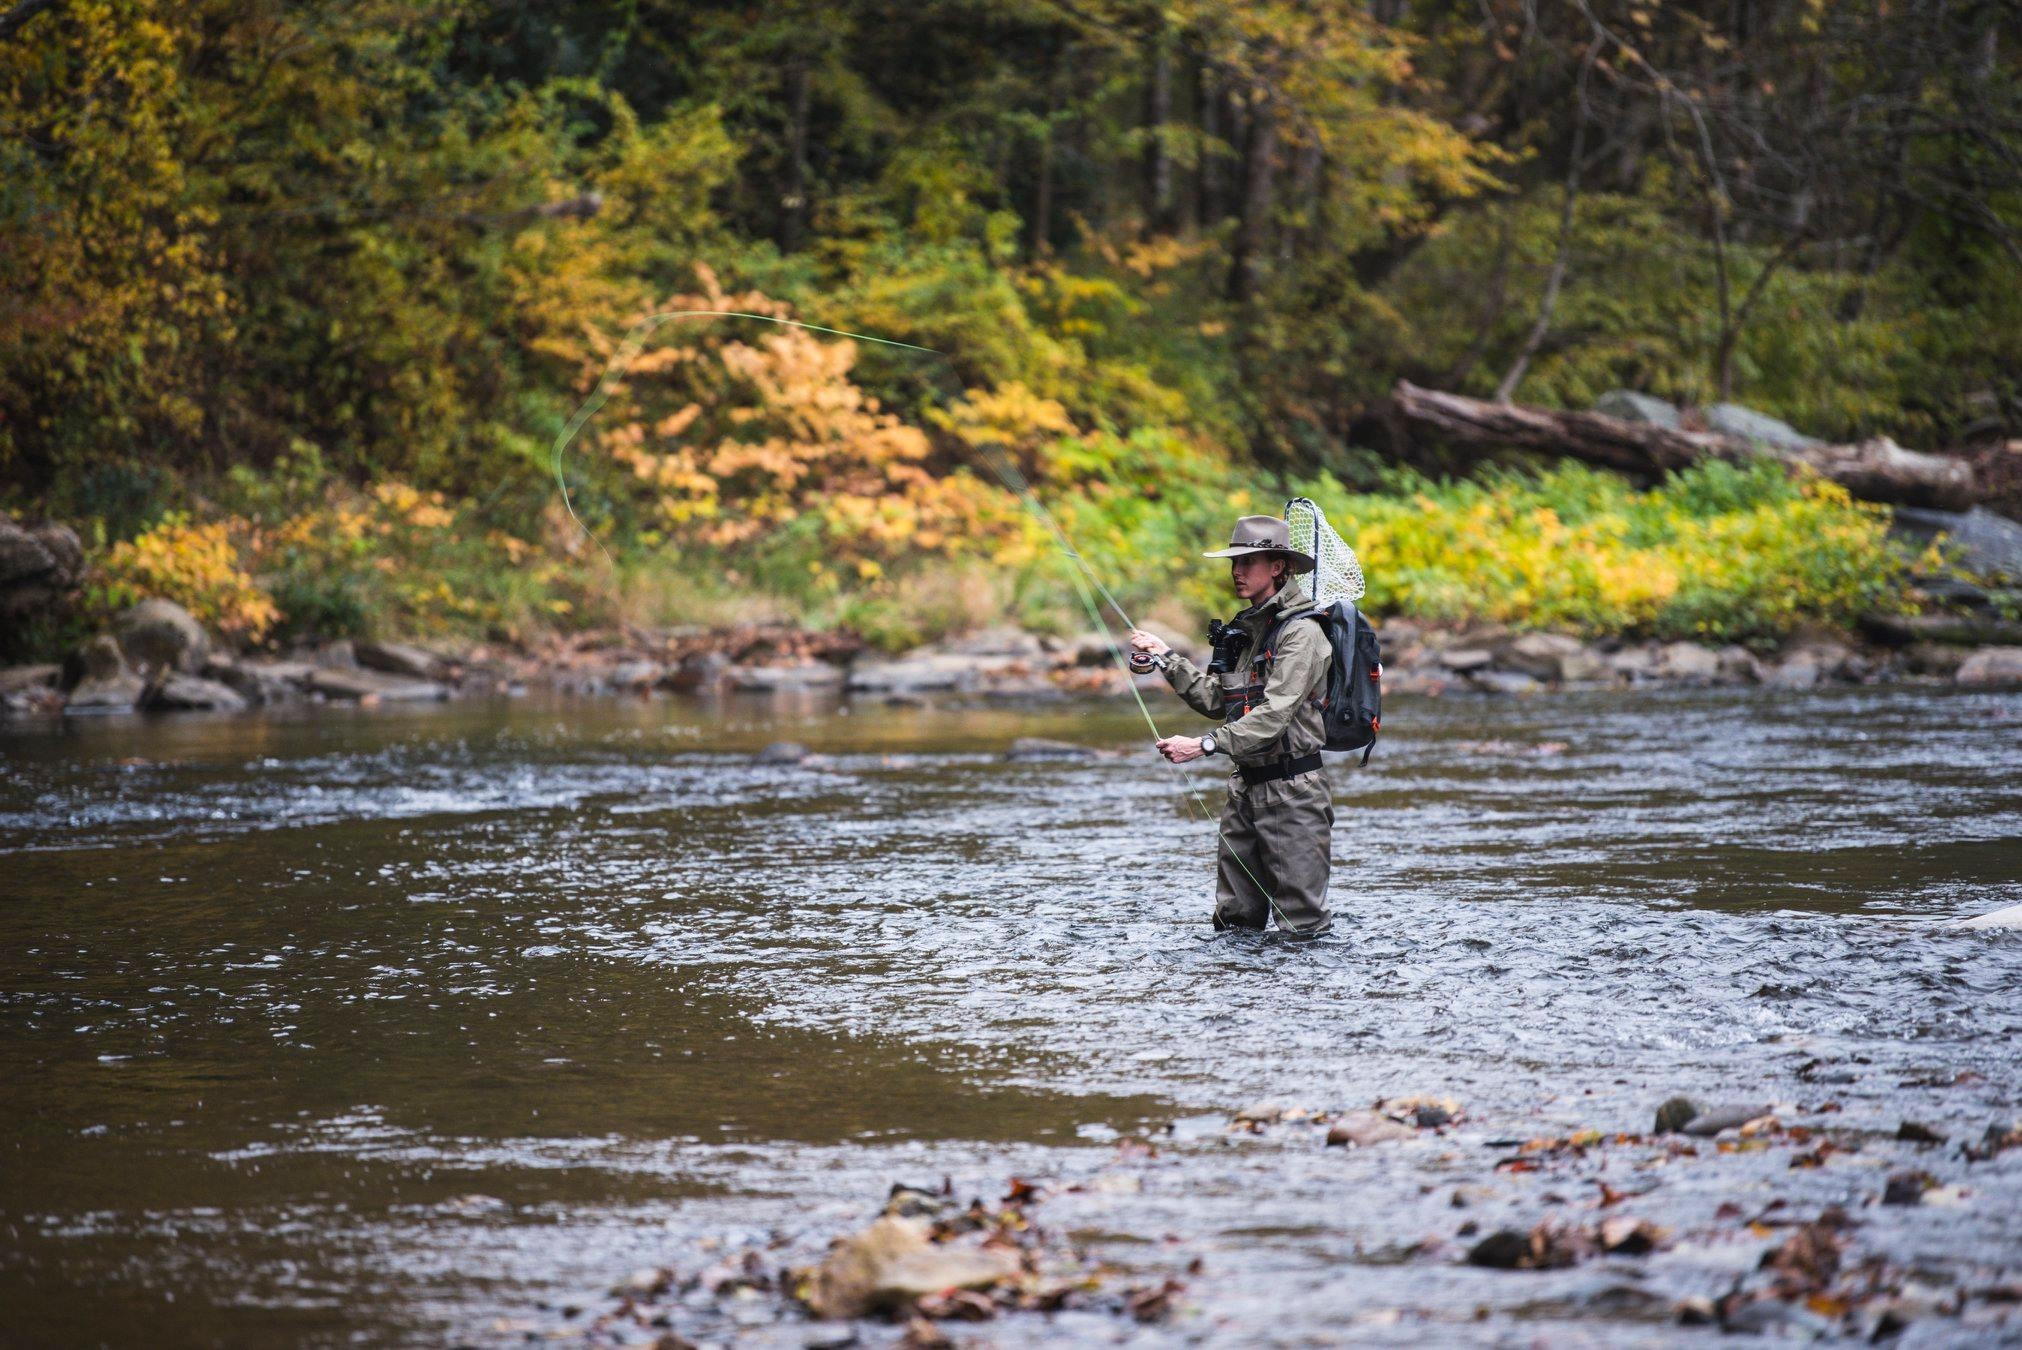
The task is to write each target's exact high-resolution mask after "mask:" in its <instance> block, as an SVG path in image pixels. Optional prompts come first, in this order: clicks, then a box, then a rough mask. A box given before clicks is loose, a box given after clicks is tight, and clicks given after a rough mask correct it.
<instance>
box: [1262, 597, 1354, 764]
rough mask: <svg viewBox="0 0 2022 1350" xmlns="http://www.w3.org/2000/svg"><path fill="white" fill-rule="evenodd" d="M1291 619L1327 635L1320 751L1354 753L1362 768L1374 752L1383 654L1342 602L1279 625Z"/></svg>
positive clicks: (1348, 602) (1344, 601)
mask: <svg viewBox="0 0 2022 1350" xmlns="http://www.w3.org/2000/svg"><path fill="white" fill-rule="evenodd" d="M1292 619H1311V620H1313V622H1315V623H1317V624H1319V625H1320V630H1321V631H1322V632H1324V633H1325V634H1326V635H1327V645H1328V646H1329V647H1331V648H1333V650H1334V660H1333V662H1332V663H1331V664H1330V665H1329V666H1328V667H1327V688H1326V691H1325V692H1324V693H1323V694H1322V695H1321V696H1320V714H1321V717H1322V720H1323V721H1324V723H1325V726H1326V734H1327V743H1326V748H1327V749H1329V750H1360V751H1361V752H1362V763H1364V764H1367V763H1368V762H1369V756H1370V754H1371V753H1372V752H1373V751H1374V750H1375V749H1376V733H1377V732H1378V731H1379V730H1380V729H1381V728H1382V726H1383V649H1382V647H1381V646H1380V645H1379V644H1378V643H1377V641H1376V630H1375V629H1373V628H1371V627H1370V626H1369V620H1367V619H1365V618H1363V617H1362V611H1361V610H1359V609H1357V608H1356V607H1355V606H1354V604H1353V603H1352V602H1350V601H1347V600H1336V601H1335V602H1334V603H1333V604H1331V605H1324V606H1322V607H1321V608H1319V609H1309V610H1306V611H1304V612H1303V613H1300V614H1294V615H1292V616H1290V618H1287V619H1285V620H1283V621H1282V622H1281V624H1280V626H1281V627H1282V624H1283V623H1289V622H1291V620H1292ZM1272 636H1273V637H1275V636H1276V634H1275V633H1273V634H1272ZM1265 645H1266V646H1270V645H1274V644H1272V643H1269V642H1267V643H1266V644H1265Z"/></svg>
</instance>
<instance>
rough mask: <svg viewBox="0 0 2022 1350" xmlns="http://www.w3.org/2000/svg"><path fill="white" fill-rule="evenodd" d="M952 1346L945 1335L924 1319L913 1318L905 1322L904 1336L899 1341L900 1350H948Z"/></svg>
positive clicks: (952, 1343)
mask: <svg viewBox="0 0 2022 1350" xmlns="http://www.w3.org/2000/svg"><path fill="white" fill-rule="evenodd" d="M954 1344H955V1343H954V1342H953V1341H951V1340H949V1339H948V1337H947V1335H946V1333H944V1332H943V1331H942V1330H941V1329H940V1328H939V1327H937V1326H935V1325H934V1324H933V1323H932V1322H929V1321H928V1320H927V1319H926V1318H924V1317H915V1318H913V1319H912V1320H911V1321H909V1322H907V1323H906V1334H905V1335H904V1336H903V1337H901V1338H900V1340H899V1345H900V1346H901V1347H902V1350H950V1347H952V1346H953V1345H954Z"/></svg>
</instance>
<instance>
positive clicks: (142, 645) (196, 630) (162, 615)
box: [112, 597, 211, 675]
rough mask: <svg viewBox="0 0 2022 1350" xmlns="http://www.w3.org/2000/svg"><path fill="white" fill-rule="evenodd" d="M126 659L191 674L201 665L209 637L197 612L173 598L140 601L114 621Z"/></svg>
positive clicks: (150, 667)
mask: <svg viewBox="0 0 2022 1350" xmlns="http://www.w3.org/2000/svg"><path fill="white" fill-rule="evenodd" d="M112 627H113V632H114V633H115V634H116V635H117V636H118V638H119V647H120V650H121V651H122V652H124V653H125V654H126V659H127V660H129V661H131V662H133V663H134V664H136V665H139V666H145V667H147V668H148V669H151V670H178V671H181V672H183V673H184V674H186V675H194V674H196V673H197V672H198V671H200V670H202V669H203V668H204V659H205V658H206V657H208V656H209V655H210V653H211V639H210V636H209V634H207V633H205V632H204V626H203V625H202V624H200V623H198V622H197V620H196V616H195V615H193V614H191V613H190V612H189V611H188V610H186V609H184V608H183V607H182V606H181V605H179V604H177V603H176V602H175V601H173V600H163V599H160V598H159V597H152V598H149V599H146V600H143V601H141V602H140V603H139V604H137V605H135V606H133V608H131V609H129V610H127V612H126V613H124V614H122V615H120V616H119V618H118V619H117V620H116V621H114V623H113V626H112Z"/></svg>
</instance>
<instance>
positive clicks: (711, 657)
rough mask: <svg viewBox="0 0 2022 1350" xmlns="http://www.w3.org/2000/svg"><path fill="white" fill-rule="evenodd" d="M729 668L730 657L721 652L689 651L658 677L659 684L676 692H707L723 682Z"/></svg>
mask: <svg viewBox="0 0 2022 1350" xmlns="http://www.w3.org/2000/svg"><path fill="white" fill-rule="evenodd" d="M729 669H730V658H729V657H727V656H725V655H724V654H723V653H722V652H690V653H688V655H686V656H684V657H682V658H681V661H680V663H679V664H678V665H676V666H675V667H674V669H673V670H671V671H669V672H668V673H667V674H665V675H663V676H662V677H661V678H660V686H661V688H663V689H671V690H673V691H674V692H675V693H677V694H703V693H708V692H710V691H712V690H714V689H715V688H716V686H717V685H719V684H721V683H722V682H723V678H724V675H725V674H726V673H727V672H728V671H729Z"/></svg>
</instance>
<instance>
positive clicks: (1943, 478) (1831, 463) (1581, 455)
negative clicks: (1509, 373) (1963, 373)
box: [1392, 380, 1997, 511]
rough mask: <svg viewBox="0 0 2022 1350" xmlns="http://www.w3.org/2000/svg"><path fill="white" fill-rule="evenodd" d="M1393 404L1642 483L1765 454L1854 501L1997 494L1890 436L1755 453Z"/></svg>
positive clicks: (1544, 415)
mask: <svg viewBox="0 0 2022 1350" xmlns="http://www.w3.org/2000/svg"><path fill="white" fill-rule="evenodd" d="M1392 398H1393V403H1394V406H1395V408H1396V411H1397V413H1398V415H1399V417H1400V418H1401V419H1402V420H1403V421H1404V422H1405V423H1407V424H1409V425H1410V426H1412V427H1413V428H1423V429H1427V430H1430V431H1432V432H1435V433H1437V434H1438V435H1440V436H1442V437H1444V438H1447V439H1449V440H1452V441H1455V442H1458V443H1461V444H1463V445H1476V446H1486V447H1503V446H1507V447H1510V448H1513V449H1520V450H1534V451H1539V452H1541V453H1544V454H1553V455H1568V456H1571V457H1572V458H1574V459H1580V460H1585V461H1587V462H1588V463H1590V464H1601V465H1605V466H1607V467H1608V468H1611V469H1618V470H1620V471H1622V472H1624V473H1629V474H1635V475H1638V476H1641V477H1655V476H1656V475H1658V474H1662V473H1666V472H1668V471H1670V470H1673V469H1682V468H1684V467H1686V466H1687V465H1689V464H1695V463H1697V462H1698V461H1700V460H1702V459H1724V460H1728V461H1730V462H1732V463H1745V462H1746V461H1748V460H1750V459H1753V458H1755V457H1756V456H1758V455H1768V456H1770V457H1771V458H1774V459H1779V460H1782V461H1783V462H1785V463H1786V464H1790V465H1792V466H1796V465H1804V466H1805V467H1807V468H1810V469H1812V470H1815V471H1816V472H1817V473H1819V474H1820V475H1822V476H1823V477H1826V478H1829V479H1831V480H1832V481H1833V482H1835V483H1838V484H1839V485H1840V486H1841V487H1844V488H1845V489H1846V490H1847V491H1848V492H1850V493H1852V494H1853V495H1854V496H1856V497H1860V498H1862V499H1864V500H1866V501H1874V502H1888V503H1890V504H1891V505H1895V506H1924V507H1934V508H1937V509H1939V510H1944V511H1962V510H1965V509H1966V508H1967V507H1969V506H1971V505H1973V504H1974V503H1975V502H1980V501H1986V500H1989V499H1990V498H1991V497H1992V496H1993V495H1994V493H1995V490H1996V487H1997V485H1995V484H1993V483H1991V482H1990V481H1988V475H1987V474H1986V473H1985V472H1984V470H1983V466H1978V465H1976V464H1974V463H1973V462H1971V461H1968V460H1964V459H1953V458H1950V457H1948V456H1944V455H1928V454H1923V453H1921V452H1919V451H1915V450H1905V449H1904V448H1903V447H1902V446H1900V445H1897V444H1896V443H1895V442H1894V441H1892V440H1890V439H1889V438H1888V437H1886V436H1877V437H1874V438H1873V439H1871V440H1865V441H1860V442H1858V443H1856V444H1853V445H1818V446H1811V447H1807V448H1796V447H1791V446H1773V445H1758V444H1755V443H1753V442H1750V441H1744V440H1738V439H1736V438H1734V437H1731V436H1721V435H1717V434H1715V433H1713V432H1707V431H1674V430H1671V429H1670V428H1668V427H1658V426H1650V425H1647V424H1645V423H1641V422H1624V421H1622V420H1620V419H1619V418H1614V417H1607V416H1604V415H1602V414H1600V413H1592V412H1554V411H1551V410H1550V409H1546V408H1528V407H1524V406H1522V405H1519V404H1513V403H1490V402H1485V401H1483V400H1481V399H1475V398H1465V397H1462V396H1461V395H1459V394H1443V393H1440V392H1438V391H1436V390H1432V389H1421V388H1419V387H1418V386H1417V385H1415V384H1412V383H1411V382H1410V381H1408V380H1400V381H1398V384H1397V388H1396V390H1395V392H1394V393H1393V395H1392Z"/></svg>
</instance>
